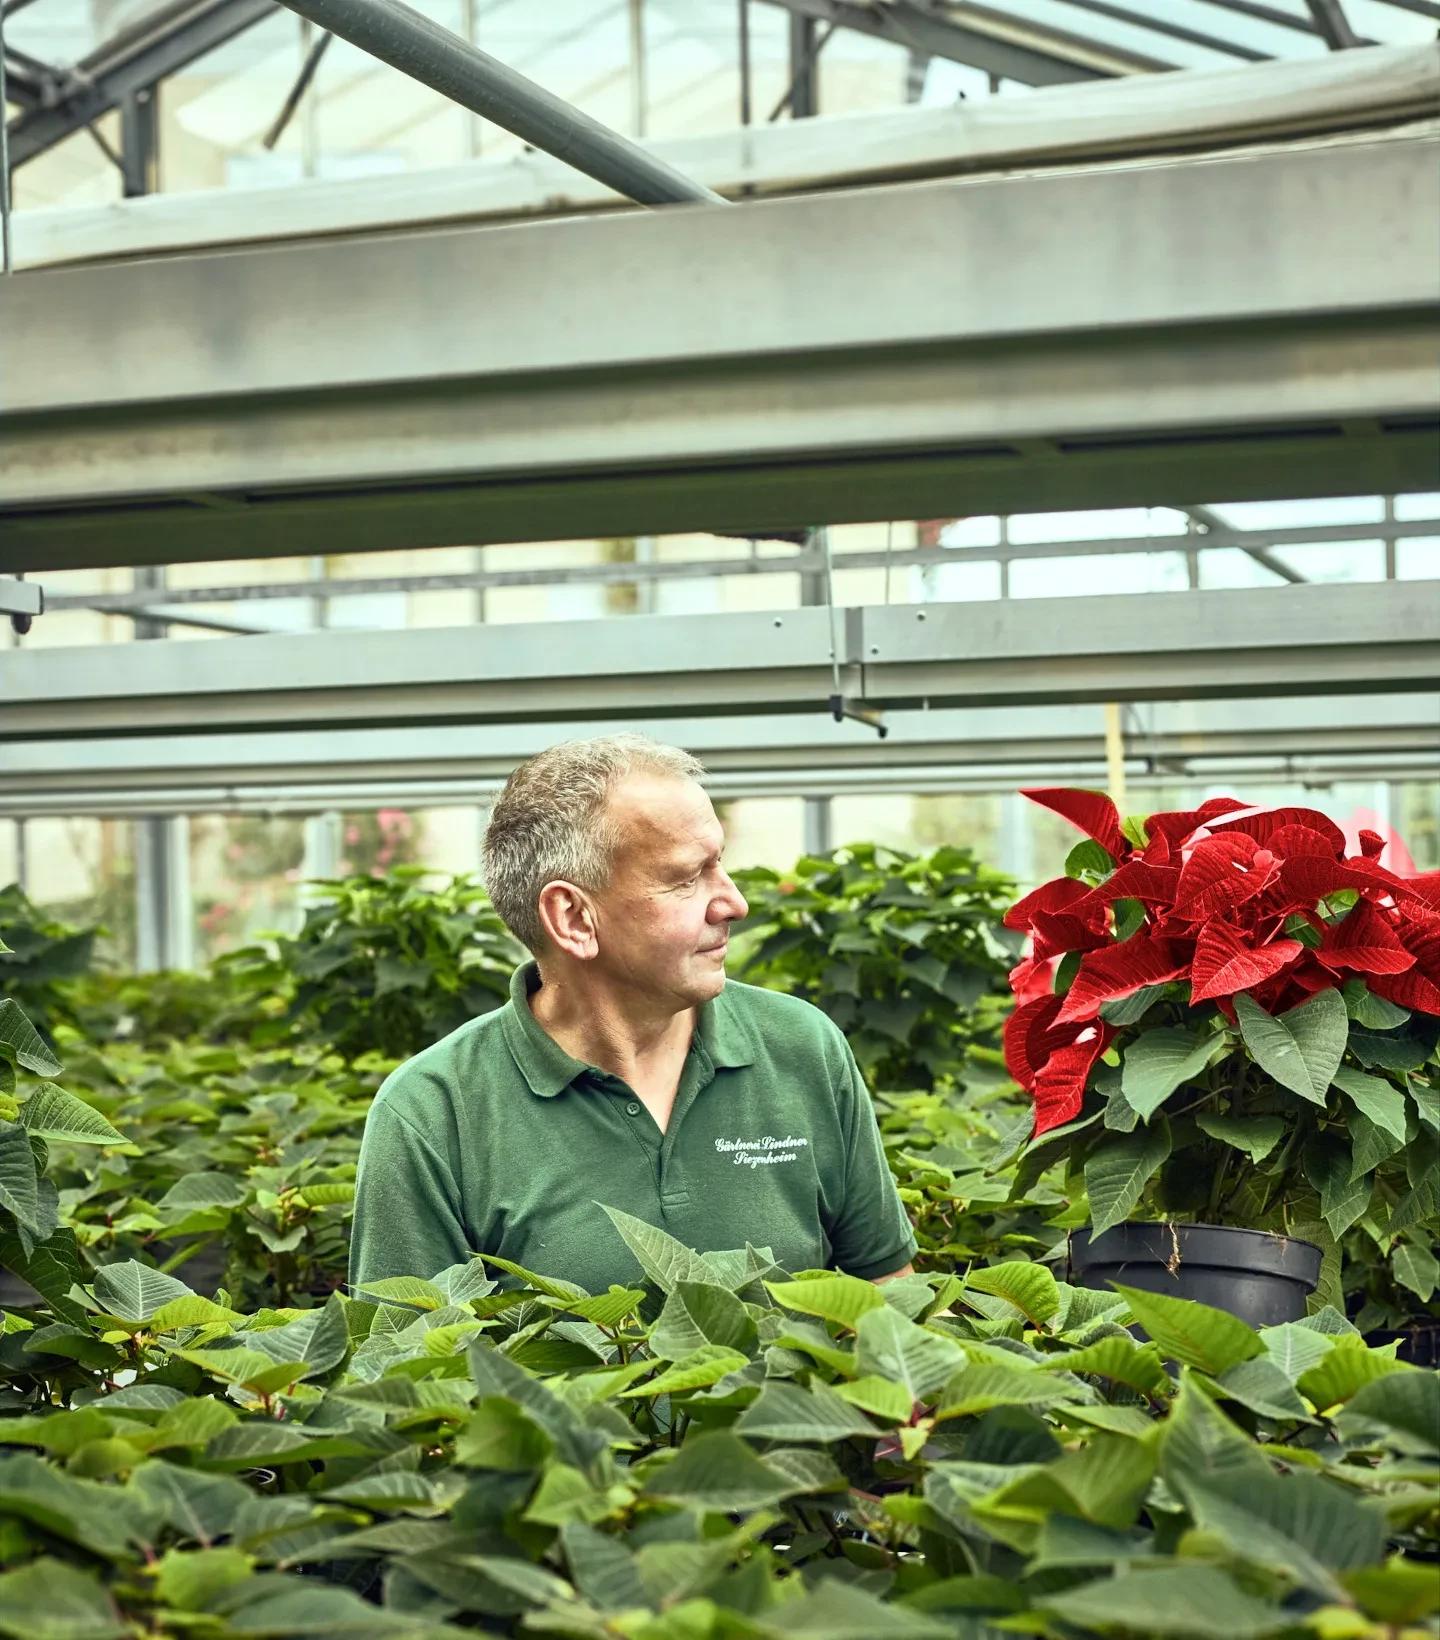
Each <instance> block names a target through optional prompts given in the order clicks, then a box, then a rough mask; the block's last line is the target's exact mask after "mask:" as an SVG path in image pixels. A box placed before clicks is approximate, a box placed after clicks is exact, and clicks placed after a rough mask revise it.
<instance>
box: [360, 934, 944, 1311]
mask: <svg viewBox="0 0 1440 1640" xmlns="http://www.w3.org/2000/svg"><path fill="white" fill-rule="evenodd" d="M538 984H539V974H538V971H537V969H536V966H535V964H534V963H528V964H526V965H525V966H523V967H521V968H519V969H517V970H516V973H515V976H514V978H513V980H512V981H511V984H510V1000H509V1002H507V1003H506V1004H505V1006H504V1007H503V1008H499V1009H496V1011H495V1012H494V1013H489V1014H483V1015H481V1017H480V1018H478V1019H473V1020H471V1021H470V1022H469V1023H468V1024H466V1025H462V1026H461V1027H460V1029H459V1030H457V1031H454V1032H452V1033H451V1034H450V1035H449V1036H447V1037H446V1038H444V1040H443V1041H441V1042H437V1043H436V1044H435V1045H434V1047H431V1048H427V1049H425V1051H424V1052H423V1053H419V1054H416V1056H415V1057H414V1058H413V1059H410V1060H407V1061H406V1062H405V1064H403V1065H401V1066H400V1068H399V1069H398V1070H397V1071H395V1072H394V1073H393V1074H392V1075H391V1076H390V1077H389V1078H387V1080H386V1082H385V1084H384V1086H383V1087H382V1088H381V1089H380V1092H379V1093H378V1094H377V1095H376V1096H375V1102H374V1104H373V1105H372V1106H371V1108H370V1114H369V1116H368V1118H367V1120H366V1123H365V1137H364V1141H363V1143H362V1145H361V1149H360V1169H359V1177H358V1182H357V1189H356V1198H355V1228H354V1235H353V1239H352V1241H351V1245H350V1281H351V1285H352V1286H355V1285H359V1284H362V1283H364V1282H366V1281H378V1280H380V1279H381V1278H382V1277H385V1276H395V1275H413V1276H422V1277H429V1276H432V1275H434V1274H435V1273H436V1271H438V1270H442V1269H444V1268H445V1267H446V1266H447V1265H451V1264H455V1263H458V1262H460V1261H461V1260H462V1259H466V1258H468V1257H470V1256H471V1254H472V1253H475V1252H485V1253H497V1254H499V1255H500V1256H501V1257H502V1258H507V1259H510V1260H512V1261H514V1262H515V1263H517V1264H523V1265H524V1266H525V1267H526V1268H527V1269H531V1270H535V1271H537V1272H538V1273H540V1274H541V1275H549V1276H559V1277H563V1278H564V1279H566V1280H569V1281H575V1282H579V1283H580V1285H581V1286H582V1287H585V1288H586V1289H588V1290H589V1291H590V1292H592V1293H600V1292H604V1291H605V1289H606V1288H607V1287H608V1286H609V1285H610V1284H611V1283H616V1282H618V1283H622V1284H633V1283H635V1282H636V1281H637V1280H639V1279H640V1268H639V1266H638V1265H637V1264H636V1262H635V1259H634V1257H633V1255H632V1254H631V1253H630V1251H629V1249H628V1248H627V1247H626V1246H625V1244H624V1242H623V1241H622V1240H621V1239H620V1236H619V1234H618V1232H617V1231H616V1230H615V1228H614V1227H613V1225H612V1224H611V1223H610V1220H609V1219H608V1218H607V1216H606V1215H605V1213H604V1212H602V1211H601V1204H604V1206H607V1207H617V1208H620V1209H622V1210H623V1211H625V1212H626V1213H631V1214H633V1215H634V1216H635V1217H636V1218H639V1219H644V1220H646V1221H647V1222H648V1223H650V1224H653V1225H658V1226H659V1227H660V1228H661V1229H664V1230H667V1231H669V1233H670V1234H671V1235H672V1236H675V1237H676V1238H677V1239H678V1240H680V1241H682V1242H684V1243H685V1245H686V1246H688V1247H693V1248H695V1249H696V1250H697V1251H700V1252H713V1251H719V1250H722V1249H725V1248H736V1247H743V1246H744V1245H745V1244H746V1242H749V1243H751V1244H752V1245H753V1246H756V1247H769V1248H770V1249H771V1251H772V1252H773V1254H774V1256H775V1258H776V1259H777V1260H778V1261H779V1262H780V1263H781V1264H782V1265H783V1266H784V1267H785V1268H787V1269H790V1270H802V1269H815V1268H820V1267H826V1268H830V1267H835V1266H838V1267H839V1268H840V1269H842V1270H848V1271H849V1272H850V1273H851V1274H853V1275H857V1276H861V1277H865V1278H867V1279H868V1278H873V1277H875V1276H883V1275H888V1274H889V1273H890V1272H891V1271H892V1270H896V1269H898V1268H899V1267H900V1266H901V1265H903V1264H905V1263H907V1262H908V1261H909V1259H910V1257H911V1255H912V1254H913V1252H914V1250H915V1238H914V1236H913V1234H912V1233H911V1229H910V1223H909V1220H908V1219H907V1218H906V1215H905V1209H904V1208H903V1207H902V1205H901V1203H900V1198H899V1196H898V1195H897V1194H896V1192H895V1185H894V1182H893V1180H892V1179H891V1176H890V1171H889V1169H888V1167H887V1166H886V1163H885V1154H884V1151H883V1149H882V1148H881V1144H880V1134H879V1130H878V1129H877V1127H876V1125H875V1115H874V1111H873V1109H872V1107H871V1104H870V1098H869V1095H868V1094H867V1092H866V1090H865V1084H864V1083H863V1082H862V1081H861V1079H860V1073H859V1071H858V1070H857V1069H856V1066H855V1061H854V1058H853V1057H852V1056H851V1053H850V1049H849V1047H848V1045H847V1044H846V1042H845V1039H844V1037H843V1036H842V1035H841V1034H840V1032H839V1031H838V1030H837V1029H836V1027H835V1026H834V1025H833V1024H832V1023H831V1022H830V1020H829V1019H827V1018H826V1016H825V1015H824V1014H823V1013H821V1012H820V1010H819V1009H818V1008H813V1007H811V1006H810V1004H809V1003H807V1002H801V1001H799V1000H798V999H797V998H795V997H789V996H783V995H781V994H779V993H777V992H774V991H763V990H759V989H757V988H756V987H754V986H751V985H740V984H738V983H737V982H736V981H735V980H729V981H727V983H726V985H725V989H724V990H723V991H722V992H721V993H720V995H719V996H718V997H717V998H716V999H715V1000H714V1001H713V1002H710V1003H707V1004H705V1005H704V1006H703V1007H702V1008H701V1009H700V1010H699V1022H698V1028H697V1029H696V1031H695V1034H694V1036H693V1037H692V1039H691V1043H690V1051H689V1054H688V1055H687V1056H686V1059H685V1065H684V1069H683V1071H682V1072H681V1076H680V1086H679V1090H678V1092H677V1094H676V1098H675V1108H674V1111H673V1112H672V1114H671V1117H670V1125H669V1127H668V1128H667V1130H666V1131H665V1133H663V1134H662V1133H661V1132H660V1129H659V1128H658V1127H657V1126H656V1124H655V1120H654V1118H653V1117H652V1116H651V1115H650V1113H649V1111H647V1110H646V1109H645V1107H644V1105H643V1104H641V1102H640V1101H639V1100H638V1099H637V1098H636V1097H635V1094H634V1092H633V1090H632V1089H631V1088H630V1087H629V1086H628V1085H627V1084H626V1083H624V1082H622V1081H621V1080H620V1078H619V1077H617V1076H612V1075H611V1074H609V1073H608V1072H607V1071H603V1070H598V1069H597V1068H596V1067H595V1066H593V1065H586V1064H583V1063H582V1062H581V1061H580V1060H578V1059H572V1058H571V1057H570V1055H569V1054H567V1053H566V1052H565V1051H564V1050H563V1049H562V1048H561V1047H560V1045H559V1044H558V1043H557V1042H556V1041H555V1040H554V1039H553V1038H552V1037H550V1036H548V1035H547V1034H546V1032H545V1031H543V1030H542V1029H541V1028H540V1026H539V1024H538V1023H537V1022H536V1020H535V1017H534V1015H533V1014H532V1013H531V1012H530V1006H529V1003H528V1001H527V996H528V994H529V991H531V990H533V989H534V988H535V987H536V986H537V985H538Z"/></svg>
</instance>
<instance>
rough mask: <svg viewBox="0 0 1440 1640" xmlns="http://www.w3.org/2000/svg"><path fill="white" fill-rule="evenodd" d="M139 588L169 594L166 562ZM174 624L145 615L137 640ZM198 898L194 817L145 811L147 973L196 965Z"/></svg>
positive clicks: (138, 894) (140, 827)
mask: <svg viewBox="0 0 1440 1640" xmlns="http://www.w3.org/2000/svg"><path fill="white" fill-rule="evenodd" d="M134 578H135V587H136V590H137V591H145V592H155V593H161V594H163V592H164V589H165V566H164V565H163V564H146V565H142V566H141V567H140V568H138V569H136V570H135V571H134ZM169 631H170V627H169V624H168V622H166V621H161V620H153V619H148V618H144V617H142V618H141V619H139V620H137V621H136V622H135V641H136V642H137V643H152V642H154V641H155V640H157V639H161V638H165V637H167V636H168V635H169ZM193 924H194V900H193V897H192V894H191V887H190V819H189V816H188V815H184V814H142V815H139V816H137V818H136V820H135V967H136V971H137V972H139V973H142V974H153V973H156V972H158V971H159V970H161V969H167V968H172V969H173V968H191V967H193V966H194V963H195V930H194V926H193Z"/></svg>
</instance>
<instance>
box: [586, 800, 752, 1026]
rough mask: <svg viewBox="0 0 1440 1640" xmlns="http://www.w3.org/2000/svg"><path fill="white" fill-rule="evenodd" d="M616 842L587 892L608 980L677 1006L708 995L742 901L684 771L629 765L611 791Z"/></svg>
mask: <svg viewBox="0 0 1440 1640" xmlns="http://www.w3.org/2000/svg"><path fill="white" fill-rule="evenodd" d="M608 818H609V820H610V823H611V825H612V826H613V827H614V828H615V836H616V840H617V846H616V849H615V855H614V861H613V864H612V868H611V873H610V882H609V883H608V885H607V886H606V887H605V888H604V889H602V890H600V891H599V892H598V893H596V894H594V895H592V896H591V898H592V901H593V903H594V906H595V912H596V923H597V928H596V932H597V935H598V939H599V945H600V951H599V955H598V957H597V958H596V959H595V960H596V961H597V962H599V963H600V964H601V965H602V966H603V967H604V968H605V969H607V970H608V971H609V972H610V973H611V974H612V975H613V976H614V977H615V978H616V979H617V980H621V981H623V982H625V983H626V984H628V985H629V986H631V987H633V988H634V989H636V990H638V991H641V992H644V993H646V994H648V995H650V996H652V997H654V998H655V999H657V1000H660V999H662V998H663V999H667V1000H670V1001H673V1002H674V1003H675V1005H676V1006H677V1007H679V1008H689V1007H694V1006H696V1005H697V1004H698V1003H701V1002H705V1001H708V1000H709V999H710V998H711V997H714V996H718V995H719V994H720V991H721V989H722V988H723V986H724V984H725V954H726V951H727V949H728V947H729V935H730V924H731V922H732V921H734V920H735V919H737V918H740V917H743V916H744V915H745V914H746V912H747V911H748V910H749V907H748V906H747V905H746V903H745V898H744V896H743V895H742V894H741V892H740V890H739V889H738V888H736V886H735V884H734V883H733V882H731V880H730V878H729V876H728V875H727V873H726V871H725V868H724V866H723V865H721V863H720V853H721V850H722V848H723V847H724V842H725V835H724V833H723V831H722V830H721V828H720V822H719V820H717V819H716V817H715V810H714V808H713V807H712V806H711V803H710V799H709V798H708V797H707V796H706V795H705V793H704V791H703V790H702V789H701V788H700V787H699V786H697V785H696V784H695V782H694V781H693V780H680V779H675V778H672V777H669V776H664V775H647V774H634V775H630V776H628V777H627V778H626V779H624V780H622V781H621V782H620V784H619V785H618V786H617V787H616V788H615V790H614V791H613V792H612V793H611V796H610V803H609V810H608Z"/></svg>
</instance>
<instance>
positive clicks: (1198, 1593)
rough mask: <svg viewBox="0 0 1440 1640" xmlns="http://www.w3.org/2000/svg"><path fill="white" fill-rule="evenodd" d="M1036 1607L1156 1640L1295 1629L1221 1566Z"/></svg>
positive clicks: (1141, 1576)
mask: <svg viewBox="0 0 1440 1640" xmlns="http://www.w3.org/2000/svg"><path fill="white" fill-rule="evenodd" d="M1036 1604H1037V1605H1039V1606H1040V1607H1041V1608H1042V1609H1043V1610H1045V1611H1047V1612H1051V1613H1053V1615H1054V1616H1056V1617H1058V1618H1060V1619H1061V1620H1062V1621H1063V1622H1065V1623H1067V1624H1073V1625H1074V1626H1075V1628H1077V1629H1080V1630H1084V1631H1085V1632H1087V1633H1088V1632H1092V1631H1095V1630H1102V1631H1108V1630H1111V1629H1120V1630H1123V1631H1124V1632H1126V1633H1132V1634H1144V1635H1149V1636H1154V1637H1155V1640H1169V1637H1170V1636H1172V1635H1173V1636H1176V1637H1177V1640H1178V1637H1183V1640H1261V1637H1262V1636H1264V1635H1270V1634H1279V1633H1280V1632H1281V1631H1282V1630H1285V1629H1288V1628H1290V1627H1291V1618H1290V1616H1289V1614H1288V1613H1286V1612H1284V1611H1282V1610H1281V1609H1280V1607H1278V1606H1274V1605H1271V1604H1270V1602H1269V1601H1265V1600H1259V1599H1257V1598H1256V1597H1255V1596H1254V1595H1253V1594H1247V1593H1246V1592H1245V1591H1244V1590H1243V1589H1242V1588H1241V1586H1240V1585H1239V1584H1238V1583H1237V1582H1236V1581H1235V1579H1234V1578H1232V1577H1231V1576H1230V1575H1229V1574H1228V1573H1227V1572H1224V1571H1221V1570H1220V1568H1219V1567H1216V1566H1185V1565H1178V1566H1176V1565H1171V1566H1165V1567H1157V1568H1156V1569H1155V1570H1153V1571H1141V1570H1138V1569H1131V1570H1127V1571H1124V1572H1122V1573H1120V1574H1118V1575H1116V1576H1113V1577H1107V1578H1100V1579H1097V1580H1096V1581H1095V1582H1094V1583H1084V1584H1082V1585H1081V1586H1080V1587H1079V1588H1071V1589H1069V1590H1067V1591H1066V1592H1064V1593H1063V1594H1046V1595H1043V1596H1042V1597H1041V1598H1040V1599H1039V1600H1038V1601H1037V1602H1036Z"/></svg>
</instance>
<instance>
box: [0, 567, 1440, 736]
mask: <svg viewBox="0 0 1440 1640" xmlns="http://www.w3.org/2000/svg"><path fill="white" fill-rule="evenodd" d="M1437 594H1440V582H1437V581H1429V582H1394V581H1382V582H1375V583H1370V584H1355V585H1318V584H1313V583H1312V584H1309V585H1305V586H1286V587H1277V588H1267V589H1260V590H1247V591H1224V592H1185V593H1150V594H1137V595H1118V596H1097V597H1089V598H1085V599H1083V600H1081V599H1075V598H1057V599H1002V600H996V601H993V602H986V603H954V604H928V605H890V606H885V605H867V606H863V607H860V608H848V609H843V610H839V611H831V610H829V609H825V608H802V609H792V610H787V611H783V612H780V613H776V614H745V615H703V616H701V615H696V616H688V615H687V616H634V617H630V618H627V619H625V620H616V619H610V620H598V621H574V622H566V623H564V625H563V626H562V625H560V624H558V623H554V622H547V623H542V624H540V625H538V626H537V625H532V624H515V625H496V626H483V627H477V626H467V627H440V628H411V629H407V630H404V631H393V632H317V633H306V634H297V635H293V636H263V637H254V638H247V639H246V640H245V641H244V642H243V643H242V642H224V641H216V642H209V643H173V642H172V643H165V642H156V643H135V644H103V645H99V646H96V647H92V648H63V649H59V648H36V649H20V650H9V651H0V744H8V743H14V742H19V741H22V740H64V739H69V740H74V739H80V738H96V737H101V736H111V735H120V736H134V735H137V734H205V735H212V734H219V733H222V732H232V733H239V732H251V731H255V730H259V729H268V730H277V729H302V728H308V729H320V728H323V729H346V728H371V727H380V726H387V727H391V728H400V727H405V726H412V725H413V726H423V725H427V724H444V723H452V724H454V723H490V724H494V723H525V722H531V723H534V722H551V721H556V720H565V721H571V720H573V721H576V722H581V721H586V720H594V719H597V718H637V717H641V718H645V717H696V716H707V717H717V716H718V717H732V716H741V715H747V714H756V715H768V714H776V713H787V712H820V711H824V710H825V709H826V708H827V705H828V702H829V700H830V698H831V696H832V694H833V693H834V692H835V687H836V685H835V677H836V669H835V667H834V666H833V665H832V649H831V642H832V632H833V633H834V634H835V638H836V641H837V642H838V646H839V654H838V657H837V660H838V676H839V680H840V682H839V687H840V689H841V690H842V691H843V694H844V696H845V698H846V699H847V700H849V701H851V702H853V703H855V704H857V705H859V706H862V707H864V708H866V709H869V710H872V711H896V710H903V709H909V708H914V707H925V706H929V707H931V708H934V707H939V706H948V705H960V704H964V705H967V706H979V705H986V706H1007V705H1043V704H1072V703H1089V702H1096V701H1106V702H1108V701H1151V700H1181V699H1184V700H1213V699H1227V698H1236V697H1252V696H1255V697H1264V696H1283V695H1303V694H1355V693H1362V694H1374V693H1376V692H1377V691H1378V692H1386V693H1413V692H1415V691H1424V690H1432V689H1437V688H1440V596H1437ZM832 617H838V618H833V619H832Z"/></svg>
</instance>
